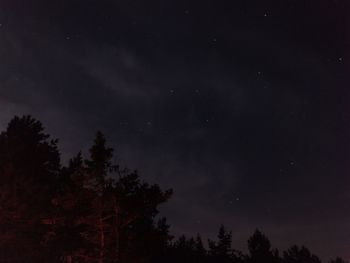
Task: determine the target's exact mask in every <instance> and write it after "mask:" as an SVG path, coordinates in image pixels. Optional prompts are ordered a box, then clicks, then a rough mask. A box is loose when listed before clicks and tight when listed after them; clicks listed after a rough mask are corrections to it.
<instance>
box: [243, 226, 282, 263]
mask: <svg viewBox="0 0 350 263" xmlns="http://www.w3.org/2000/svg"><path fill="white" fill-rule="evenodd" d="M248 250H249V257H248V261H249V262H251V263H264V262H269V263H271V262H278V261H279V256H278V251H277V250H272V249H271V243H270V240H269V239H268V238H267V237H266V236H265V235H264V234H263V233H262V232H260V231H259V230H258V229H257V230H255V232H254V234H253V235H252V236H251V237H250V238H249V239H248Z"/></svg>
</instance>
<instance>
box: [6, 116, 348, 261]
mask: <svg viewBox="0 0 350 263" xmlns="http://www.w3.org/2000/svg"><path fill="white" fill-rule="evenodd" d="M112 160H113V149H112V148H110V147H108V145H107V143H106V139H105V137H104V135H103V134H102V133H101V132H97V133H96V136H95V140H94V142H93V144H92V146H91V148H90V150H89V154H88V157H87V158H84V157H83V154H82V153H81V152H80V153H78V154H77V155H76V156H75V157H73V158H71V159H70V161H69V163H68V165H63V164H62V162H61V160H60V153H59V150H58V140H56V139H52V138H51V137H50V135H48V134H47V133H46V132H45V130H44V128H43V125H42V123H41V122H40V121H38V120H36V119H34V118H33V117H31V116H22V117H18V116H16V117H14V118H13V119H12V120H11V121H10V122H9V124H8V126H7V128H6V130H5V131H3V132H2V133H1V134H0V262H28V263H30V262H66V263H73V262H77V263H78V262H79V263H80V262H91V263H92V262H96V263H107V262H116V263H146V262H154V263H161V262H162V263H166V262H169V263H177V262H181V263H186V262H188V263H190V262H201V263H211V262H219V263H220V262H222V263H265V262H269V263H321V260H320V259H319V257H317V256H316V255H314V254H313V253H311V252H310V250H309V249H308V248H306V247H304V246H292V247H290V248H289V249H287V250H286V251H282V252H280V251H278V250H277V249H274V248H273V247H272V245H271V243H270V241H269V239H268V238H267V237H266V236H265V235H264V234H263V233H262V232H261V231H260V230H255V232H254V234H253V235H252V236H251V237H250V238H249V239H248V242H247V248H248V250H247V251H248V252H247V253H242V252H240V251H238V250H236V249H234V248H232V232H230V231H228V230H227V229H226V228H225V227H224V226H220V227H219V231H218V235H217V238H216V240H207V242H205V241H203V239H202V237H201V236H200V234H198V235H197V236H195V237H186V236H180V237H178V238H175V237H174V236H172V235H171V233H170V231H169V228H170V226H169V224H168V222H167V220H166V218H165V217H160V215H159V211H158V207H159V205H161V204H162V203H165V202H167V201H168V200H169V198H171V196H172V194H173V192H172V190H171V189H168V190H163V189H161V188H160V187H159V186H158V185H156V184H154V185H151V184H148V183H146V182H144V181H143V180H141V179H140V177H139V175H138V173H137V172H136V171H132V170H129V169H126V168H122V167H120V166H119V165H118V164H115V163H113V162H112ZM329 262H330V263H345V260H343V259H342V258H339V257H337V258H335V259H333V260H330V261H329Z"/></svg>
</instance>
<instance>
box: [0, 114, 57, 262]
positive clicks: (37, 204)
mask: <svg viewBox="0 0 350 263" xmlns="http://www.w3.org/2000/svg"><path fill="white" fill-rule="evenodd" d="M59 173H60V156H59V152H58V150H57V140H51V139H50V136H49V135H48V134H46V133H45V132H44V128H43V126H42V124H41V122H39V121H37V120H35V119H34V118H32V117H31V116H23V117H17V116H16V117H14V118H13V119H12V120H11V121H10V123H9V124H8V126H7V129H6V131H4V132H2V133H1V134H0V228H1V230H0V231H1V235H2V237H1V239H0V240H1V245H0V250H1V254H3V257H2V258H4V257H6V255H4V254H10V255H8V256H11V257H14V258H17V259H18V260H19V261H21V260H23V258H22V257H23V255H26V257H27V258H26V259H25V260H24V261H23V262H37V260H38V259H39V260H40V258H42V257H43V254H44V251H45V249H44V247H45V242H46V235H47V234H48V233H49V228H50V224H51V221H50V217H51V209H52V206H51V199H52V196H53V195H54V193H55V191H56V181H57V177H58V175H59ZM18 251H21V252H22V253H18Z"/></svg>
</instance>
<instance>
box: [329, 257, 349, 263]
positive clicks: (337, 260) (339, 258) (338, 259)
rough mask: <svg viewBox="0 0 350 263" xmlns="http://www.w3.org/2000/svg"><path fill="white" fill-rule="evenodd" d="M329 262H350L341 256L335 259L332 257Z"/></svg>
mask: <svg viewBox="0 0 350 263" xmlns="http://www.w3.org/2000/svg"><path fill="white" fill-rule="evenodd" d="M329 263H348V262H347V261H346V260H344V259H342V258H341V257H336V258H335V259H331V260H330V261H329Z"/></svg>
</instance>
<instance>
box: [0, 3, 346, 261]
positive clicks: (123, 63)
mask: <svg viewBox="0 0 350 263" xmlns="http://www.w3.org/2000/svg"><path fill="white" fill-rule="evenodd" d="M349 26H350V2H349V1H348V0H318V1H316V0H314V1H313V0H283V1H282V0H276V1H272V0H269V1H268V0H249V1H248V0H230V1H229V0H216V1H215V0H212V1H209V0H204V1H199V0H198V1H195V0H192V1H190V0H186V1H185V0H173V1H166V0H165V1H164V0H163V1H161V0H158V1H156V0H147V1H142V0H120V1H117V0H85V1H83V0H50V1H49V0H1V1H0V128H1V130H4V128H5V126H6V124H7V122H8V121H9V120H10V119H11V118H12V117H13V116H14V115H15V114H18V115H22V114H32V115H33V116H34V117H36V118H38V119H40V120H41V121H43V122H44V124H45V127H46V128H47V130H48V132H49V133H50V134H52V135H53V136H54V137H58V138H60V149H61V152H62V157H63V159H64V160H67V159H68V158H69V157H71V156H73V155H74V154H76V153H77V152H78V151H79V150H80V149H82V150H84V151H86V150H87V149H88V147H89V146H90V145H91V143H92V140H93V137H94V133H95V131H96V130H98V129H99V130H102V131H103V132H104V133H105V134H106V136H107V138H108V139H109V142H110V144H111V145H112V146H113V147H115V149H116V160H118V161H119V162H121V163H122V164H124V165H127V166H128V167H130V168H132V169H137V170H139V172H140V174H141V175H142V178H144V179H145V180H147V181H149V182H152V183H159V184H160V185H161V186H162V187H163V188H168V187H171V188H173V189H174V192H175V194H174V197H173V198H172V199H171V201H170V202H169V203H167V204H166V205H164V206H163V207H162V208H161V213H162V215H165V216H167V218H168V221H169V223H170V224H171V225H172V227H171V231H172V233H174V234H176V235H179V234H187V235H192V234H196V233H197V232H201V233H202V235H203V236H204V237H213V236H214V235H215V234H216V232H217V229H218V227H219V225H220V224H221V223H223V224H225V225H226V226H227V227H228V228H229V229H232V231H233V240H234V246H235V247H236V248H238V249H243V247H245V241H246V239H247V238H248V237H249V235H250V234H251V233H252V232H253V231H254V229H255V228H256V227H258V228H259V229H261V230H262V231H263V232H265V233H266V234H267V235H268V236H269V238H270V239H271V241H272V243H273V245H274V246H276V247H278V248H281V249H284V248H286V247H287V246H289V245H292V244H305V245H306V246H308V247H309V248H310V249H311V250H312V251H313V252H314V253H316V254H319V255H320V256H321V258H324V259H329V258H330V257H333V256H336V255H339V256H343V257H345V258H347V259H350V252H348V249H349V247H350V174H349V172H350V167H349V164H350V162H349V161H350V160H349V159H350V127H349V124H350V107H349V106H350V105H349V103H348V102H349V100H350V97H349V95H350V90H349V86H348V84H349V83H350V75H349V73H350V71H349V70H350V67H349V65H350V64H349V61H350V54H349V50H350V28H349Z"/></svg>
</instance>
